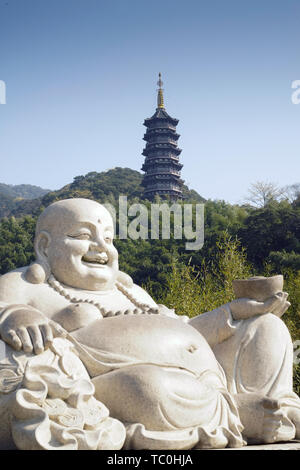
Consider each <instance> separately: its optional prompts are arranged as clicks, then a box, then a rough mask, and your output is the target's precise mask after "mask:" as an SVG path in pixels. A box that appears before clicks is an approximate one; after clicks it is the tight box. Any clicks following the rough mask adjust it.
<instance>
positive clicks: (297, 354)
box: [293, 339, 300, 366]
mask: <svg viewBox="0 0 300 470" xmlns="http://www.w3.org/2000/svg"><path fill="white" fill-rule="evenodd" d="M293 347H294V361H293V362H294V364H295V365H296V366H297V365H298V364H300V339H297V341H294V342H293Z"/></svg>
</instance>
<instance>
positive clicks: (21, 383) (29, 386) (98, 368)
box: [0, 199, 300, 449]
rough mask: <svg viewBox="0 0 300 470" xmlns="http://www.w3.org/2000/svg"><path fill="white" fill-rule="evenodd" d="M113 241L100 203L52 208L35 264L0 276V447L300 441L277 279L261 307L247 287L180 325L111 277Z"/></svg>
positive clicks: (39, 235)
mask: <svg viewBox="0 0 300 470" xmlns="http://www.w3.org/2000/svg"><path fill="white" fill-rule="evenodd" d="M113 232H114V229H113V222H112V219H111V216H110V214H109V212H108V211H107V210H106V209H105V208H104V207H103V206H101V205H100V204H98V203H96V202H94V201H91V200H87V199H67V200H63V201H59V202H55V203H53V204H52V205H50V206H49V207H48V208H47V209H45V211H44V212H43V213H42V214H41V215H40V217H39V219H38V222H37V227H36V235H35V241H34V248H35V254H36V261H35V262H34V263H33V264H32V265H30V266H28V267H24V268H20V269H16V270H14V271H12V272H9V273H7V274H5V275H3V276H2V277H1V278H0V310H1V317H0V335H1V341H0V346H1V353H0V419H1V422H2V423H3V424H2V430H1V432H0V444H1V447H2V448H11V447H14V446H15V447H17V448H20V449H52V448H71V449H82V448H89V449H121V448H126V449H191V448H224V447H227V446H228V447H242V446H244V445H246V444H247V443H252V442H257V443H274V442H277V441H288V440H292V439H294V438H295V437H297V438H300V400H299V397H298V396H297V395H296V394H295V393H293V390H292V366H293V346H292V342H291V338H290V334H289V332H288V330H287V328H286V326H285V325H284V323H283V322H282V320H281V319H280V317H281V316H282V315H283V314H284V312H285V311H286V310H287V308H288V307H289V305H290V304H289V302H288V301H287V294H286V293H284V292H282V277H281V276H277V277H276V279H275V278H274V279H273V280H272V282H271V283H273V284H274V283H275V289H273V291H272V289H271V291H270V292H267V288H266V289H265V288H264V287H263V291H264V293H265V295H263V296H262V297H258V298H255V296H254V295H253V293H252V292H251V288H250V290H248V291H249V293H250V295H249V298H248V297H247V292H248V291H247V289H246V294H244V293H243V295H242V296H240V298H238V299H236V300H234V301H232V302H231V303H229V304H226V305H223V306H221V307H219V308H217V309H215V310H213V311H211V312H206V313H203V314H200V313H201V312H199V315H198V316H197V317H194V318H192V319H189V318H188V317H181V316H177V315H176V313H175V312H174V311H172V310H169V309H168V308H167V307H165V306H163V305H157V304H156V302H155V301H154V300H153V299H152V298H151V297H150V296H149V295H148V294H147V293H146V292H145V290H143V289H142V288H141V287H139V286H138V285H136V284H134V283H133V281H132V279H131V278H130V277H129V276H127V275H126V274H125V273H122V272H120V271H119V267H118V252H117V250H116V248H115V247H114V245H113V236H114V233H113ZM278 282H279V284H278ZM280 282H281V284H280ZM276 283H277V284H276ZM273 284H272V285H273ZM251 285H252V284H251Z"/></svg>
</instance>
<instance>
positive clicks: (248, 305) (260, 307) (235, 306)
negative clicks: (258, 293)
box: [229, 292, 291, 320]
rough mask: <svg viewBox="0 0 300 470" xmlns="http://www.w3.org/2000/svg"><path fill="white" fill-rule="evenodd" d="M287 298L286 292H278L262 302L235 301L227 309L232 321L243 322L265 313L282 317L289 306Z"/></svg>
mask: <svg viewBox="0 0 300 470" xmlns="http://www.w3.org/2000/svg"><path fill="white" fill-rule="evenodd" d="M287 298H288V293H287V292H278V293H277V294H275V295H272V297H270V298H269V299H267V300H265V301H264V302H259V301H257V300H253V299H235V300H233V301H232V302H230V303H229V307H230V310H231V313H232V316H233V318H234V320H244V319H247V318H251V317H254V316H255V315H263V314H265V313H273V314H274V315H276V316H277V317H282V315H283V314H284V313H285V312H286V311H287V309H288V308H289V306H290V305H291V304H290V302H288V300H287Z"/></svg>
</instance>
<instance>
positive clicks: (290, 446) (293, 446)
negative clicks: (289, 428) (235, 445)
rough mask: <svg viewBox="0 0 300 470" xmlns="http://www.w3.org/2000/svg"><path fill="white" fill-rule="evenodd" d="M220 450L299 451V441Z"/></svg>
mask: <svg viewBox="0 0 300 470" xmlns="http://www.w3.org/2000/svg"><path fill="white" fill-rule="evenodd" d="M220 450H300V441H290V442H278V443H277V444H265V445H252V446H251V445H248V446H245V447H242V448H241V449H231V448H228V447H227V448H226V449H220Z"/></svg>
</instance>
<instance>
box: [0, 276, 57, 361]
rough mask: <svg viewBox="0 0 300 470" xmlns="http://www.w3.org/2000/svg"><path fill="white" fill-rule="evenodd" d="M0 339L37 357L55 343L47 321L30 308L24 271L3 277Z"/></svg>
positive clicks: (0, 302) (0, 280) (43, 316)
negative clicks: (33, 353) (23, 277)
mask: <svg viewBox="0 0 300 470" xmlns="http://www.w3.org/2000/svg"><path fill="white" fill-rule="evenodd" d="M0 336H1V339H2V340H3V341H5V342H6V343H8V344H9V345H10V346H11V347H12V348H14V349H16V350H18V351H19V350H21V349H23V350H24V351H25V352H29V353H31V352H32V351H34V352H35V353H36V354H39V353H41V352H42V351H43V350H44V348H46V347H47V346H48V345H49V344H50V343H51V341H52V340H53V335H52V330H51V327H50V326H49V324H48V319H47V318H46V316H45V315H44V314H43V313H42V312H40V311H39V310H37V309H36V308H34V307H33V306H31V305H30V298H29V296H28V293H27V292H26V288H25V283H24V280H23V279H22V270H19V271H14V272H11V273H8V274H6V275H4V276H1V277H0Z"/></svg>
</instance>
